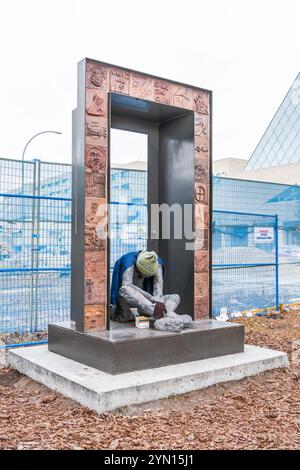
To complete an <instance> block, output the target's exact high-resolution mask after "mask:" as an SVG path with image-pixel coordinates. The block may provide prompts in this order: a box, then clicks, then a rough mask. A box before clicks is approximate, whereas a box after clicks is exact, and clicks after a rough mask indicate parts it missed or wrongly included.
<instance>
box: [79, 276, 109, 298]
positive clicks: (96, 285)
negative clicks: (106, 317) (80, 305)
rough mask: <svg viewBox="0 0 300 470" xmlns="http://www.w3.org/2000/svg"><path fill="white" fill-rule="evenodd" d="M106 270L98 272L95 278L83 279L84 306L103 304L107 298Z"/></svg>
mask: <svg viewBox="0 0 300 470" xmlns="http://www.w3.org/2000/svg"><path fill="white" fill-rule="evenodd" d="M106 289H107V285H106V270H103V271H100V272H99V273H98V275H97V276H95V277H85V279H84V304H85V305H94V304H104V303H106V298H107V295H106V294H107V292H106Z"/></svg>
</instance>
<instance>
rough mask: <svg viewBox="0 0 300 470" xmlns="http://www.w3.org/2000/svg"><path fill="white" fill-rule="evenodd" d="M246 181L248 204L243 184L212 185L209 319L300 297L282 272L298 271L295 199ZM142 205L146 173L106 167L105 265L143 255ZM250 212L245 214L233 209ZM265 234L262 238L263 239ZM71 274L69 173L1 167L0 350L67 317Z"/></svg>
mask: <svg viewBox="0 0 300 470" xmlns="http://www.w3.org/2000/svg"><path fill="white" fill-rule="evenodd" d="M224 180H225V181H224ZM226 180H227V181H226ZM234 181H236V183H235V182H234ZM252 183H253V188H255V191H252V198H251V204H250V202H249V201H248V200H246V199H244V201H243V203H242V202H241V199H242V197H241V194H242V192H241V190H242V189H243V184H245V185H247V186H245V188H247V191H246V193H247V192H248V193H249V194H248V195H247V197H249V198H250V192H251V185H250V183H249V182H241V181H240V180H230V179H226V178H223V179H221V178H214V207H216V202H215V201H219V202H218V208H220V201H221V200H222V198H221V197H220V188H221V190H222V192H223V195H224V197H223V207H224V210H214V212H213V225H212V237H213V279H212V281H213V314H214V315H218V314H219V313H220V310H222V309H223V308H224V307H225V308H227V310H228V312H229V313H233V312H237V311H246V310H249V309H252V308H266V307H270V306H275V305H276V304H277V305H278V303H279V302H290V301H297V299H298V297H300V296H299V294H298V292H299V291H300V286H299V282H300V281H299V282H298V281H297V279H300V276H297V275H293V274H291V273H292V271H291V269H289V268H290V266H291V264H293V270H294V272H296V273H297V272H298V270H299V271H300V256H299V253H298V250H297V246H298V245H297V243H298V238H297V237H298V235H299V234H298V232H297V227H298V226H297V223H298V220H299V214H300V210H299V201H298V199H300V198H298V196H299V192H298V191H296V190H290V188H294V187H288V186H284V185H277V186H276V185H273V186H272V185H270V184H267V185H265V184H264V183H257V182H252ZM259 184H260V185H261V186H259ZM249 185H250V186H249ZM228 187H230V191H229V189H228ZM236 188H238V193H237V192H235V191H236ZM245 188H244V189H245ZM244 193H245V191H244ZM230 195H231V196H230ZM230 197H231V210H228V207H229V205H230ZM146 198H147V174H146V172H145V171H140V170H128V169H117V168H114V169H112V171H111V201H112V203H113V204H112V208H111V213H110V221H111V226H110V235H111V243H110V246H111V265H113V263H114V262H115V260H116V259H117V258H118V257H119V256H121V254H123V253H126V252H128V251H132V250H138V249H143V248H146V244H147V207H146ZM255 198H256V211H254V208H253V199H255ZM297 198H298V199H297ZM286 199H287V200H286ZM248 202H249V204H248ZM248 205H249V211H250V212H249V211H247V210H245V212H243V211H242V210H240V209H241V206H242V207H243V208H244V209H247V208H248ZM284 205H285V206H286V207H287V210H286V211H284V210H283V208H284ZM250 206H251V207H250ZM237 207H238V209H239V210H237V209H236V208H237ZM234 209H236V210H235V211H234ZM265 209H267V210H265ZM296 209H298V212H297V210H296ZM271 210H272V211H274V212H271ZM289 210H290V215H289V220H285V219H284V218H283V217H284V214H286V213H289ZM253 212H259V213H257V214H255V213H253ZM277 213H278V214H279V219H278V217H277V215H276V214H277ZM293 218H294V220H295V221H294V223H293V222H292V220H293ZM264 228H265V229H267V235H269V239H266V240H261V239H260V238H259V236H260V235H259V230H260V229H264ZM272 231H273V232H272ZM272 233H273V236H271V235H272ZM286 235H287V236H286ZM288 237H290V238H288ZM291 237H292V238H291ZM289 248H290V252H289V251H288V249H289ZM285 254H286V256H285ZM298 256H299V258H298ZM70 270H71V166H70V165H60V164H54V163H47V162H41V161H39V160H35V161H33V162H24V163H22V162H21V161H19V160H9V159H0V347H7V346H10V347H11V346H12V345H16V344H18V345H20V344H30V343H31V342H44V341H46V336H45V332H46V330H47V324H48V322H52V321H62V320H66V319H69V317H70V283H71V280H70ZM281 279H282V281H281ZM299 300H300V299H299Z"/></svg>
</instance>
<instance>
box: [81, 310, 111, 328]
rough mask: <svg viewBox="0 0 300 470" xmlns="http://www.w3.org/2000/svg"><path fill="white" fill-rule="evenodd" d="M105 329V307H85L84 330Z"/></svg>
mask: <svg viewBox="0 0 300 470" xmlns="http://www.w3.org/2000/svg"><path fill="white" fill-rule="evenodd" d="M105 327H106V305H105V304H100V305H86V306H85V307H84V329H85V331H91V330H104V329H105Z"/></svg>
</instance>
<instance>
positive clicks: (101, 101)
mask: <svg viewBox="0 0 300 470" xmlns="http://www.w3.org/2000/svg"><path fill="white" fill-rule="evenodd" d="M107 97H108V95H107V93H104V92H102V91H98V90H93V89H89V88H87V90H86V103H85V108H86V112H87V114H89V115H90V116H99V117H102V118H104V117H106V116H107Z"/></svg>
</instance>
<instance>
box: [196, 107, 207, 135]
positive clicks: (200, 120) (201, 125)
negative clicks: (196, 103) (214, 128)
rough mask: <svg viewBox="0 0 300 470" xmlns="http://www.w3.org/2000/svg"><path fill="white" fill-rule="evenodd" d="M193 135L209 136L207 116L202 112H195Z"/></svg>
mask: <svg viewBox="0 0 300 470" xmlns="http://www.w3.org/2000/svg"><path fill="white" fill-rule="evenodd" d="M195 136H198V137H207V138H208V137H209V118H208V116H205V115H203V114H197V113H195Z"/></svg>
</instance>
